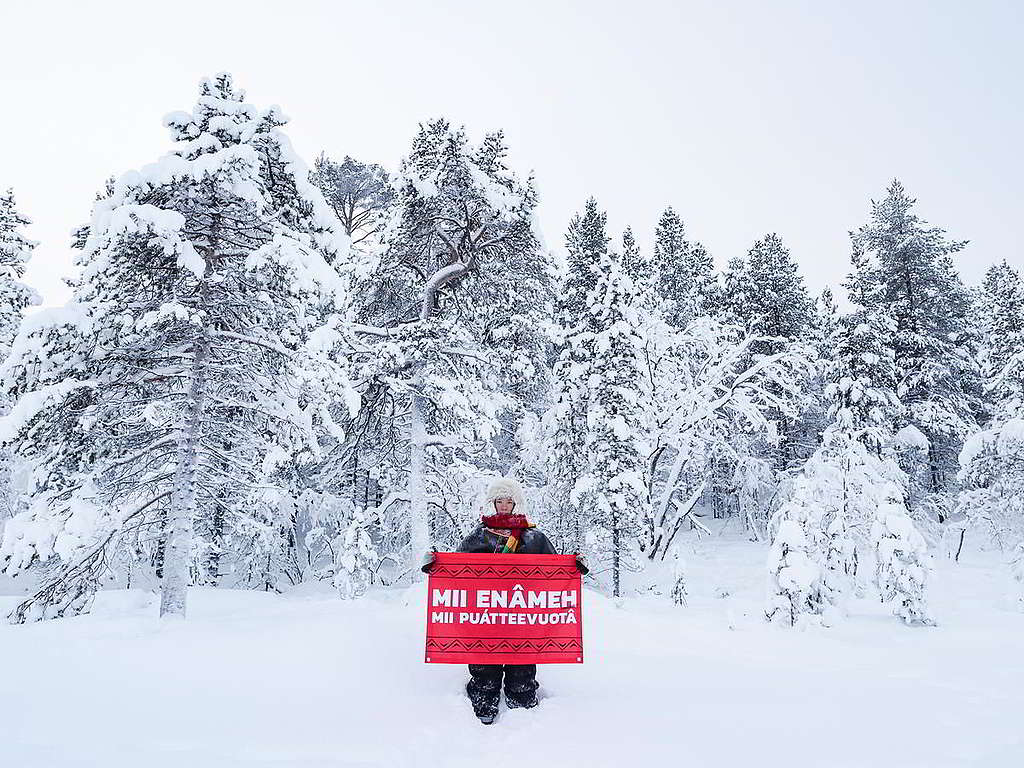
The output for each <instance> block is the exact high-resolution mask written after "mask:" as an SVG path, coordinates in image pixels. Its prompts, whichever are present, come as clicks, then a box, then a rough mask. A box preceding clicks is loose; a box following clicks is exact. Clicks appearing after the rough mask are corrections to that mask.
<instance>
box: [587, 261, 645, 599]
mask: <svg viewBox="0 0 1024 768" xmlns="http://www.w3.org/2000/svg"><path fill="white" fill-rule="evenodd" d="M635 299H636V291H635V287H634V285H633V281H632V280H631V279H630V278H629V277H628V276H627V275H625V274H624V273H623V271H622V264H621V256H619V255H618V254H616V253H612V252H610V253H606V254H605V255H604V256H603V258H602V259H601V261H600V263H599V264H598V280H597V284H596V285H595V286H594V290H593V291H592V292H591V294H590V296H589V297H588V301H587V305H588V307H589V311H590V314H591V316H592V318H593V320H592V325H593V329H594V330H593V331H582V333H583V334H586V335H588V336H590V337H591V338H589V339H588V341H589V347H590V350H591V352H592V354H593V361H592V363H591V366H590V370H589V375H588V377H587V380H586V381H585V382H584V384H585V386H586V387H587V392H588V398H587V400H588V403H589V405H588V408H587V413H586V423H587V434H586V439H585V442H584V444H583V445H584V446H585V450H586V456H587V463H588V466H587V470H586V473H585V474H584V476H583V478H582V479H581V481H580V482H578V483H577V487H576V494H575V496H576V497H577V499H578V500H579V501H578V505H579V506H583V507H586V508H590V509H592V513H591V514H592V515H593V525H594V527H595V528H597V529H599V531H600V532H601V533H602V534H603V535H602V536H600V539H602V541H600V542H598V543H597V544H596V546H593V547H591V552H592V554H593V557H594V561H595V562H608V563H609V566H610V570H611V576H612V594H613V595H615V596H616V597H618V596H619V595H620V594H621V589H622V573H623V571H625V570H635V569H636V568H637V557H636V554H637V551H638V550H637V544H638V541H637V538H638V535H639V533H640V521H641V520H643V519H644V518H645V517H646V516H645V514H644V511H643V509H644V506H645V504H646V501H647V498H646V497H647V494H646V488H645V486H644V471H645V465H646V460H645V459H644V451H643V450H642V439H641V433H640V430H641V426H642V421H641V414H642V412H643V409H644V408H645V407H646V405H647V402H648V393H647V392H646V387H645V380H644V377H643V375H642V372H641V365H642V359H641V350H642V348H643V338H642V337H641V335H640V332H639V329H640V318H639V315H638V313H637V311H636V308H635V306H634V303H635ZM595 533H596V531H595Z"/></svg>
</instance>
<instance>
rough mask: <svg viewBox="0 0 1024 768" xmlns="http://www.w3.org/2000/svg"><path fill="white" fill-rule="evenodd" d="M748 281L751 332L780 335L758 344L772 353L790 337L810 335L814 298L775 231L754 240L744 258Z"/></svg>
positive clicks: (760, 349) (746, 309)
mask: <svg viewBox="0 0 1024 768" xmlns="http://www.w3.org/2000/svg"><path fill="white" fill-rule="evenodd" d="M744 264H745V273H746V274H747V275H748V276H749V281H748V283H747V285H746V290H745V291H744V302H743V306H742V309H741V311H742V313H743V314H742V316H741V317H742V319H743V321H744V322H743V324H744V325H745V326H746V328H747V330H748V331H749V332H750V333H753V334H756V335H758V336H765V337H768V338H772V339H778V340H777V341H773V342H765V343H763V344H760V345H758V348H757V349H755V352H760V353H763V354H771V353H772V352H776V351H778V350H779V349H781V348H782V346H784V345H785V344H786V343H787V342H788V341H792V340H794V339H801V338H804V337H805V336H807V335H809V331H810V328H811V326H812V324H813V321H814V302H813V301H812V300H811V298H810V297H809V296H808V295H807V288H806V287H805V286H804V281H803V278H802V277H801V276H800V273H799V271H798V269H797V265H796V262H795V261H793V257H792V256H791V255H790V253H789V249H788V248H787V247H786V246H785V244H784V243H783V242H782V238H781V237H779V236H778V235H777V234H775V233H774V232H773V233H771V234H769V235H765V236H764V237H763V238H761V239H760V240H758V241H757V242H755V243H754V245H753V246H752V247H751V248H750V250H749V251H748V252H747V257H746V259H745V261H744Z"/></svg>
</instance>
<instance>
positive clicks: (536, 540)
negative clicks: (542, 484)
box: [421, 477, 588, 725]
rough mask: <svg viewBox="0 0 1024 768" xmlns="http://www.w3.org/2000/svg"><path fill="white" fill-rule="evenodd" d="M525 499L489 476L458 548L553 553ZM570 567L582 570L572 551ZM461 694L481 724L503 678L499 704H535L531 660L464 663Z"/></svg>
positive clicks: (517, 488) (511, 484) (429, 560)
mask: <svg viewBox="0 0 1024 768" xmlns="http://www.w3.org/2000/svg"><path fill="white" fill-rule="evenodd" d="M526 512H527V510H526V498H525V496H524V495H523V489H522V486H521V485H520V484H519V482H518V481H516V480H514V479H513V478H509V477H499V478H497V479H495V480H494V481H493V482H492V483H491V485H490V487H489V488H488V489H487V494H486V496H485V498H484V503H483V508H482V509H481V519H480V523H479V524H478V525H477V526H476V528H474V529H473V531H472V532H471V533H470V534H469V535H468V536H466V538H465V539H463V540H462V543H461V544H459V547H458V550H457V551H458V552H471V553H506V554H516V553H522V554H530V555H557V554H558V552H556V551H555V548H554V547H553V546H552V544H551V541H550V540H549V539H548V537H547V536H545V535H544V534H543V533H542V532H541V531H539V530H538V529H537V527H536V526H535V525H534V524H533V523H530V522H529V521H528V520H527V517H526ZM433 562H434V553H433V552H428V553H427V554H426V556H425V558H424V563H423V566H422V568H421V570H422V571H423V572H424V573H429V572H430V569H431V567H432V566H433ZM576 568H577V569H578V570H579V571H580V573H583V574H585V573H587V572H588V568H587V566H586V564H585V563H584V562H583V559H582V558H581V557H580V556H579V555H577V556H576ZM469 675H470V679H469V682H468V683H467V684H466V693H467V695H468V696H469V700H470V702H471V703H472V705H473V712H474V713H475V714H476V716H477V717H478V718H479V719H480V721H481V722H482V723H484V724H485V725H490V724H491V723H492V722H494V718H495V717H496V716H497V714H498V703H499V700H500V697H501V689H502V677H504V688H505V703H506V704H507V705H508V707H509V708H510V709H515V708H518V707H527V708H529V707H534V706H536V705H537V688H538V687H539V686H540V684H539V683H538V682H537V665H536V664H470V665H469Z"/></svg>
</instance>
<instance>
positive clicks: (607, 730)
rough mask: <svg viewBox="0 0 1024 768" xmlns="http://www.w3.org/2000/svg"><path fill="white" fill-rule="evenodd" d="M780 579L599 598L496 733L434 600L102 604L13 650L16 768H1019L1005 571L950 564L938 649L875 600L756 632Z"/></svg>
mask: <svg viewBox="0 0 1024 768" xmlns="http://www.w3.org/2000/svg"><path fill="white" fill-rule="evenodd" d="M764 559H765V550H764V548H763V547H762V546H759V545H755V544H750V543H746V542H727V541H713V542H710V543H707V544H703V545H700V546H699V548H698V549H696V550H695V551H693V552H692V554H691V555H690V556H689V558H688V571H687V573H688V580H689V584H690V592H691V595H690V601H689V603H690V604H689V607H687V608H678V607H676V606H674V605H672V604H671V603H670V602H669V601H668V600H667V599H666V598H664V597H659V596H653V595H652V596H646V597H637V598H630V599H625V600H622V601H620V602H618V603H617V602H615V601H613V600H611V599H608V598H605V597H603V596H601V595H600V594H598V593H596V592H594V591H592V590H589V591H587V592H586V594H585V598H584V637H585V643H586V647H587V662H586V663H585V664H583V665H580V666H575V665H566V666H557V665H553V666H547V667H543V666H542V667H540V672H539V675H538V677H539V679H540V680H541V686H542V687H541V695H542V696H543V699H542V701H541V704H540V706H539V707H537V708H535V709H533V710H529V711H525V710H513V711H507V710H505V709H504V704H503V705H502V711H501V713H500V714H499V717H498V720H497V722H496V723H495V724H494V725H492V726H489V727H488V726H483V725H481V724H480V723H479V722H478V721H477V720H476V719H475V718H474V717H473V713H472V709H471V707H470V705H469V702H468V701H467V699H466V697H465V695H464V693H463V685H464V682H465V680H466V670H465V667H464V666H445V665H426V664H423V663H422V655H423V654H422V643H423V632H424V627H423V622H424V610H423V598H424V594H423V589H424V588H423V586H422V585H421V586H417V587H413V588H411V589H408V590H395V591H383V590H382V591H377V592H373V593H372V594H370V595H369V596H368V597H366V598H364V599H362V600H356V601H352V602H342V601H340V600H338V599H336V598H335V597H334V596H333V594H331V593H328V592H325V591H322V590H317V589H309V588H304V589H300V590H297V591H296V592H293V593H291V594H289V595H285V596H278V595H269V594H263V593H252V592H230V591H214V590H205V589H195V590H192V592H191V593H190V601H191V603H190V617H189V619H188V620H187V621H186V622H184V623H172V624H169V625H161V623H160V622H159V621H158V620H157V619H156V618H155V612H156V605H157V604H156V600H155V599H154V598H153V597H152V596H151V595H149V594H147V593H145V592H107V593H103V594H101V596H100V598H99V600H98V601H97V605H96V608H95V610H94V612H93V614H92V615H90V616H86V617H79V618H74V619H68V620H61V621H55V622H49V623H43V624H35V625H31V626H21V627H10V626H2V627H0V664H2V672H0V765H3V766H11V768H62V767H63V766H103V767H104V768H120V767H121V766H132V767H133V768H142V767H145V768H163V767H164V766H168V767H169V766H174V768H182V767H186V766H187V767H188V768H205V766H211V767H213V766H216V768H241V767H242V766H245V767H246V768H251V767H255V768H265V767H267V768H269V767H272V766H273V767H278V766H280V767H283V766H289V767H290V768H291V767H298V766H302V767H303V768H327V767H328V766H330V767H331V768H340V767H342V766H346V767H347V766H353V767H354V766H387V768H402V767H403V766H439V767H442V768H447V767H448V766H453V767H454V766H472V767H473V768H483V767H493V768H499V767H500V766H516V767H517V768H522V766H548V765H552V766H554V765H558V766H566V767H569V766H572V767H575V766H581V767H588V766H630V767H637V766H645V765H659V766H662V765H664V766H688V767H692V768H703V767H704V766H743V767H744V768H745V767H746V766H757V767H758V768H763V767H767V766H786V767H787V768H802V767H804V766H807V767H809V768H817V767H818V766H827V767H830V768H831V767H833V766H834V767H836V768H840V767H841V768H848V767H852V766H865V767H868V766H870V767H871V768H889V767H892V768H897V767H898V768H907V767H909V766H920V767H921V768H942V767H943V766H984V768H1001V767H1003V766H1005V767H1006V768H1019V767H1020V766H1022V765H1024V729H1022V716H1024V615H1022V614H1020V613H1017V612H1015V611H1013V610H1011V606H1010V604H1009V603H1008V602H1007V601H1006V599H1005V590H1006V587H1007V579H1006V576H1005V573H1004V571H1002V570H1000V569H999V567H998V563H997V561H996V558H994V557H993V556H992V555H991V554H989V553H982V552H975V551H966V552H965V554H964V557H963V558H962V560H961V563H960V564H959V565H954V564H952V563H951V562H949V561H943V562H940V563H938V569H937V572H936V574H935V579H934V583H933V589H932V595H933V604H934V609H935V614H936V616H937V618H938V621H939V626H937V627H934V628H920V629H911V628H906V627H904V626H902V625H900V624H899V623H898V622H897V620H896V619H894V618H892V617H891V616H890V615H889V614H888V613H887V612H886V611H885V610H884V609H883V608H881V607H879V606H877V605H875V604H874V603H873V602H870V601H867V600H865V601H860V602H858V603H856V604H855V605H854V606H853V610H852V615H851V617H850V618H849V620H848V621H846V622H845V623H844V624H842V625H840V626H838V627H835V628H832V629H814V630H808V631H803V632H801V631H792V630H784V629H779V628H775V627H769V626H766V625H765V624H764V623H763V621H762V619H761V613H760V610H761V606H762V598H763V592H762V590H763V585H764V570H763V566H764ZM14 602H15V598H12V597H5V598H0V610H6V609H7V608H8V607H10V606H11V605H13V604H14Z"/></svg>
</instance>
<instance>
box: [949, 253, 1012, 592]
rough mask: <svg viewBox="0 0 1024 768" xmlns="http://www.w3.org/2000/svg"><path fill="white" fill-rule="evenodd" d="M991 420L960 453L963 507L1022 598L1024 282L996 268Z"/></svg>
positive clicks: (987, 291)
mask: <svg viewBox="0 0 1024 768" xmlns="http://www.w3.org/2000/svg"><path fill="white" fill-rule="evenodd" d="M981 305H982V308H983V312H982V318H983V327H982V354H981V359H982V371H983V374H984V386H985V397H986V401H987V402H986V410H987V415H988V421H987V423H986V425H985V428H984V429H981V430H979V431H977V432H976V433H975V434H973V435H971V436H970V437H969V438H968V439H967V441H966V442H965V444H964V447H963V450H962V451H961V453H960V466H961V469H960V480H961V481H962V482H963V483H964V485H965V488H964V490H963V492H962V493H961V495H960V498H959V506H960V508H961V509H963V510H964V512H965V513H966V516H967V519H968V520H969V521H970V522H971V523H973V524H974V525H976V526H978V527H979V528H981V529H982V530H984V531H986V532H987V533H988V534H989V535H990V536H991V537H992V539H993V541H994V542H995V543H996V546H998V547H999V549H1000V551H1001V552H1003V553H1004V556H1006V557H1007V559H1008V561H1009V563H1010V566H1011V571H1012V572H1013V574H1014V577H1015V578H1016V579H1017V581H1018V583H1019V584H1020V590H1021V596H1022V599H1024V568H1022V567H1021V562H1022V561H1021V553H1022V552H1024V280H1022V279H1021V276H1020V274H1019V273H1017V272H1016V270H1014V269H1012V268H1011V267H1009V266H1007V265H1006V264H1005V262H1004V263H1003V264H997V265H995V266H993V267H992V268H991V269H989V271H988V273H987V274H986V278H985V283H984V286H983V292H982V301H981Z"/></svg>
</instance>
